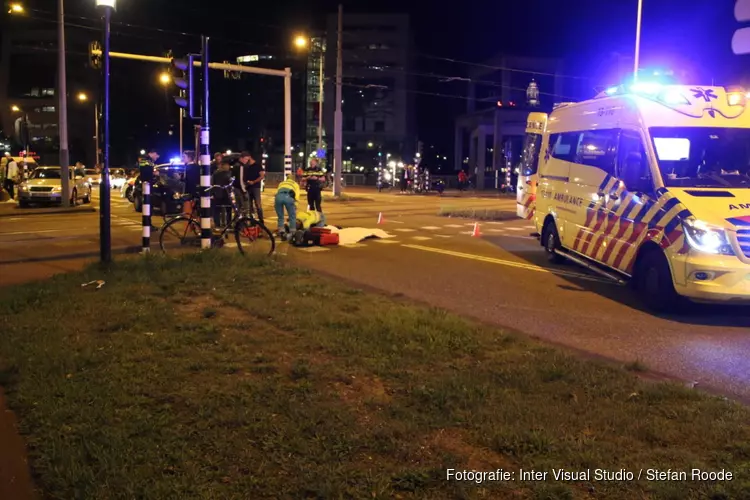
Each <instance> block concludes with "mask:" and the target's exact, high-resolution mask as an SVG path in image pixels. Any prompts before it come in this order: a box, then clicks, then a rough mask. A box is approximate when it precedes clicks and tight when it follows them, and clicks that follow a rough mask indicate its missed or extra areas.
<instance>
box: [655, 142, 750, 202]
mask: <svg viewBox="0 0 750 500" xmlns="http://www.w3.org/2000/svg"><path fill="white" fill-rule="evenodd" d="M650 131H651V137H652V139H653V141H654V150H655V151H656V157H657V160H658V162H659V170H660V171H661V176H662V179H663V180H664V184H665V185H666V186H667V187H706V188H714V187H724V188H748V187H750V175H749V174H750V129H740V128H707V127H653V128H651V129H650Z"/></svg>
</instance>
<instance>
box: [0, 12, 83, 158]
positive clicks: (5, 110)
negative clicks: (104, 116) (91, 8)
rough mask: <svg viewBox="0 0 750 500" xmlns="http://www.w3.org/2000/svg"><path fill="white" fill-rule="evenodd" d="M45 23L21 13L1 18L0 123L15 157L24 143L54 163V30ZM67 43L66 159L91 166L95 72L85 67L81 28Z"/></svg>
mask: <svg viewBox="0 0 750 500" xmlns="http://www.w3.org/2000/svg"><path fill="white" fill-rule="evenodd" d="M47 26H49V25H39V24H38V23H37V24H33V21H32V20H30V19H26V18H23V17H18V18H17V17H12V18H11V17H5V18H4V19H3V21H2V24H1V25H0V29H1V30H2V34H1V36H2V43H1V45H0V127H1V128H2V135H5V136H6V137H7V138H8V139H9V141H8V142H9V143H10V148H11V152H12V153H13V154H14V155H15V154H17V153H19V152H20V151H21V150H25V149H26V148H27V147H28V148H29V149H30V150H31V151H33V152H35V153H36V154H37V155H38V156H39V158H40V160H39V161H40V163H42V164H47V165H57V164H58V163H59V147H60V133H59V94H58V80H57V69H58V63H57V58H58V55H57V54H58V53H57V30H56V29H54V28H53V29H49V28H48V27H47ZM66 44H67V49H68V51H69V55H68V57H67V59H66V60H67V70H68V71H67V90H68V100H67V102H68V147H69V151H70V160H71V163H74V162H76V161H82V162H84V163H85V164H87V165H93V164H94V163H95V161H96V160H95V158H96V156H95V155H96V145H95V142H94V135H95V125H94V123H95V114H94V113H95V112H94V105H95V104H94V103H95V102H96V97H97V84H96V82H97V75H98V73H97V72H96V71H94V70H92V69H90V68H88V67H87V62H88V58H87V57H86V56H85V54H86V53H87V50H88V41H87V40H86V39H84V38H83V37H81V36H80V32H78V33H76V32H73V33H68V34H67V36H66ZM81 54H84V55H81ZM78 94H85V95H86V100H85V101H79V100H78V99H77V96H78ZM16 150H17V151H16Z"/></svg>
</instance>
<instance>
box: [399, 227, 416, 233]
mask: <svg viewBox="0 0 750 500" xmlns="http://www.w3.org/2000/svg"><path fill="white" fill-rule="evenodd" d="M394 231H400V232H402V233H413V232H415V231H416V229H411V228H408V227H403V228H401V229H394Z"/></svg>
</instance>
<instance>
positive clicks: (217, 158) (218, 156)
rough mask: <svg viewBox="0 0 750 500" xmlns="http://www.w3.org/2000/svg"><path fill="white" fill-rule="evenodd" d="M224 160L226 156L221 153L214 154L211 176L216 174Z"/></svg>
mask: <svg viewBox="0 0 750 500" xmlns="http://www.w3.org/2000/svg"><path fill="white" fill-rule="evenodd" d="M223 159H224V155H223V154H221V153H214V161H212V162H211V175H213V174H214V172H216V171H217V170H218V169H219V166H220V165H221V162H222V160H223Z"/></svg>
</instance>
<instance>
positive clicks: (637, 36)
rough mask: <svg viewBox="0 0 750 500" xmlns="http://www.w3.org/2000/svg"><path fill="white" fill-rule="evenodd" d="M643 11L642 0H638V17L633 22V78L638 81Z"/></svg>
mask: <svg viewBox="0 0 750 500" xmlns="http://www.w3.org/2000/svg"><path fill="white" fill-rule="evenodd" d="M642 12H643V0H638V19H637V20H636V23H635V61H634V63H633V65H634V67H633V80H634V81H638V64H639V63H640V57H641V15H642Z"/></svg>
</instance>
